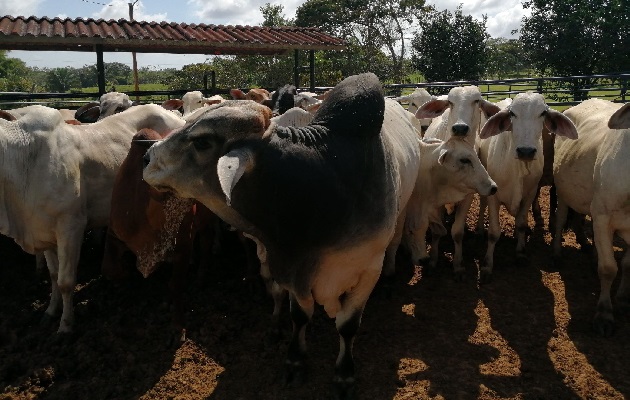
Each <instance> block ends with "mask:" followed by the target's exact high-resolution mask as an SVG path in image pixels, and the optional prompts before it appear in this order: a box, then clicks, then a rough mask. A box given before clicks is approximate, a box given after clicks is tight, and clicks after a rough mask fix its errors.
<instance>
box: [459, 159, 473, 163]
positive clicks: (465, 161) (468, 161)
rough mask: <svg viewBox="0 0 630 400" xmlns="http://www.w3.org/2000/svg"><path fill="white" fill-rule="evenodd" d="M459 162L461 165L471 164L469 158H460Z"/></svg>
mask: <svg viewBox="0 0 630 400" xmlns="http://www.w3.org/2000/svg"><path fill="white" fill-rule="evenodd" d="M459 162H460V163H462V164H472V161H470V158H460V159H459Z"/></svg>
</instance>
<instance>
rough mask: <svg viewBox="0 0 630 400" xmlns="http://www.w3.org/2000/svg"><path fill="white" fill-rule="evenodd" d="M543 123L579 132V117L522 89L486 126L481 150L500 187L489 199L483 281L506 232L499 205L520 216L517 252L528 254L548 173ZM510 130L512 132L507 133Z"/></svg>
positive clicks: (561, 131)
mask: <svg viewBox="0 0 630 400" xmlns="http://www.w3.org/2000/svg"><path fill="white" fill-rule="evenodd" d="M543 124H544V125H546V126H547V127H548V128H549V130H550V131H551V132H555V133H556V135H558V136H564V137H566V138H569V139H575V138H577V131H576V130H575V126H574V125H573V123H572V122H571V121H570V120H569V119H568V118H567V117H565V116H564V115H563V114H562V113H560V112H558V111H556V110H553V109H551V108H549V106H548V105H547V104H546V103H545V99H544V97H543V96H542V95H541V94H540V93H533V92H527V93H519V94H517V95H516V97H515V98H514V100H513V101H512V103H511V104H510V105H509V106H508V107H507V108H505V109H504V110H501V111H500V112H498V113H497V114H495V115H493V116H492V117H490V119H489V120H488V121H487V122H486V123H485V125H484V126H483V128H482V130H481V132H480V134H479V138H480V139H481V141H480V148H479V156H480V158H481V162H482V163H483V164H484V165H485V166H486V168H487V169H488V173H489V174H490V176H491V177H492V179H494V180H495V182H496V183H497V185H498V187H499V190H498V191H497V193H496V194H495V195H493V196H489V197H488V198H487V200H488V220H489V221H490V224H489V228H488V249H487V251H486V256H485V259H484V264H483V265H482V267H481V281H482V282H483V281H488V280H490V278H491V276H492V269H493V265H494V247H495V245H496V242H497V241H498V240H499V237H500V235H501V226H500V225H499V207H500V206H501V204H503V205H504V206H505V208H506V209H507V211H508V212H509V213H510V215H512V216H514V217H515V225H516V226H515V228H516V238H517V243H516V256H517V257H518V258H520V259H524V258H525V257H526V255H525V243H526V232H527V213H528V212H529V208H530V207H531V206H532V203H533V202H534V198H535V197H536V192H537V190H538V182H539V181H540V178H541V176H542V174H543V164H544V157H543V139H542V130H543ZM504 131H507V132H506V133H501V132H504Z"/></svg>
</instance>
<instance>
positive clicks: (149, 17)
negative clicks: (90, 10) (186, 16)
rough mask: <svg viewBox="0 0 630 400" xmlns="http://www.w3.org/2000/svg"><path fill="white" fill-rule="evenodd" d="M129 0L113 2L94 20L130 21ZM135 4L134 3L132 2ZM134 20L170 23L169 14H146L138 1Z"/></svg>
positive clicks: (94, 15) (96, 14) (105, 6)
mask: <svg viewBox="0 0 630 400" xmlns="http://www.w3.org/2000/svg"><path fill="white" fill-rule="evenodd" d="M128 3H130V2H129V1H127V0H113V1H110V2H109V3H108V4H107V5H104V6H103V7H102V8H101V10H100V11H98V12H95V13H94V14H92V17H94V18H103V19H105V20H110V19H114V20H119V19H121V18H122V19H129V5H128ZM131 3H133V2H131ZM133 19H135V20H136V21H156V22H161V21H168V18H167V13H160V14H146V13H145V7H144V4H143V3H142V2H141V1H138V2H137V3H136V4H135V5H134V8H133Z"/></svg>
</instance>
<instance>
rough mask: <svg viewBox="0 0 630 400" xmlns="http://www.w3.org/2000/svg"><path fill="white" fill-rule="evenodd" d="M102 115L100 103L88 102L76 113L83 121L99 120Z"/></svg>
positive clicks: (76, 116) (75, 115) (79, 119)
mask: <svg viewBox="0 0 630 400" xmlns="http://www.w3.org/2000/svg"><path fill="white" fill-rule="evenodd" d="M100 116H101V107H100V103H96V102H92V103H88V104H86V105H84V106H82V107H79V109H78V110H77V111H76V112H75V113H74V118H76V119H77V120H78V121H81V122H83V123H92V122H96V121H98V119H99V118H100Z"/></svg>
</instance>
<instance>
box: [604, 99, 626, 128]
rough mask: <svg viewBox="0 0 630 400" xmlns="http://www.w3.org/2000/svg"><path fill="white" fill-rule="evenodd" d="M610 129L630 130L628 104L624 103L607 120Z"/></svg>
mask: <svg viewBox="0 0 630 400" xmlns="http://www.w3.org/2000/svg"><path fill="white" fill-rule="evenodd" d="M608 127H609V128H610V129H627V128H630V103H626V104H624V105H623V107H621V108H620V109H618V110H617V111H615V113H614V114H613V115H611V116H610V119H609V120H608Z"/></svg>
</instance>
